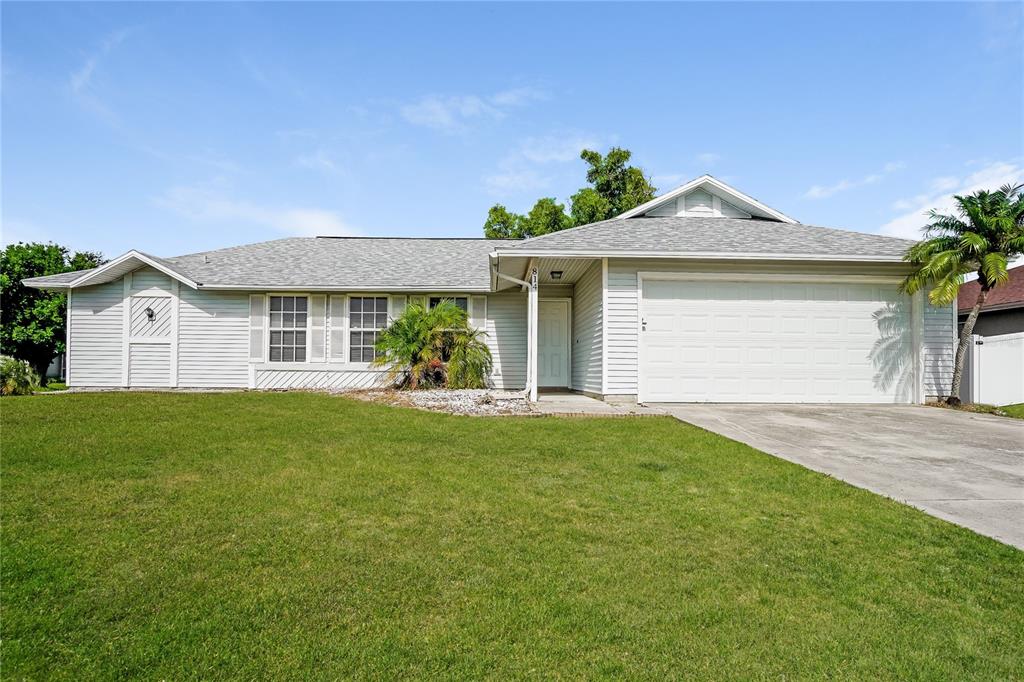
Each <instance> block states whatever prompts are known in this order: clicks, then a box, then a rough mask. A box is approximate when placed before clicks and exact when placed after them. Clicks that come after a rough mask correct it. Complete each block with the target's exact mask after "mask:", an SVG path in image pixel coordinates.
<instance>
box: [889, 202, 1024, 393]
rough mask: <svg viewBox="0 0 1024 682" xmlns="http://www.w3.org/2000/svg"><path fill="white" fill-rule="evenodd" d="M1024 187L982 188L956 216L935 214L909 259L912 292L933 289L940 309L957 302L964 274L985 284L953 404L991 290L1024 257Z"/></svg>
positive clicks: (959, 354) (966, 338)
mask: <svg viewBox="0 0 1024 682" xmlns="http://www.w3.org/2000/svg"><path fill="white" fill-rule="evenodd" d="M1022 190H1024V185H1004V186H1002V187H1000V188H999V189H998V190H995V191H988V190H980V191H977V192H975V193H974V194H970V195H968V196H959V195H958V196H955V197H954V200H955V201H956V214H955V215H947V214H943V213H939V212H938V211H931V212H930V213H929V218H930V222H929V223H928V225H926V226H925V227H924V228H923V232H924V240H922V241H920V242H918V243H917V244H914V245H913V246H911V247H910V248H909V249H908V250H907V253H906V255H905V256H904V259H905V260H907V261H909V262H911V263H913V264H914V265H915V266H916V269H915V270H914V272H913V273H911V274H910V275H908V276H907V278H906V279H905V280H904V281H903V285H902V289H903V291H905V292H907V293H908V294H914V293H916V292H917V291H919V290H923V289H925V288H926V287H930V288H931V290H930V291H929V293H928V298H929V300H930V301H931V302H932V303H933V304H934V305H949V304H951V303H952V302H953V301H955V300H956V299H957V295H958V294H959V293H960V285H961V284H963V281H964V276H965V275H968V274H972V273H973V274H976V275H977V276H978V283H979V284H980V285H981V286H980V288H979V292H978V298H977V300H976V301H975V302H974V306H973V308H972V309H971V313H970V315H968V317H967V320H966V321H965V322H964V325H963V328H962V329H961V330H960V342H959V344H958V345H957V350H956V360H955V362H954V365H953V383H952V387H951V390H950V395H949V397H948V398H947V402H949V403H951V404H957V403H959V402H960V396H959V393H960V378H961V376H962V373H963V363H964V356H965V355H966V353H967V347H968V344H969V343H970V340H971V334H972V333H973V332H974V323H975V322H976V321H977V319H978V314H979V313H980V312H981V307H982V305H984V303H985V299H986V298H987V297H988V292H989V291H991V290H992V289H993V288H995V287H997V286H999V285H1000V284H1003V283H1005V282H1006V281H1007V280H1008V279H1009V273H1008V272H1007V266H1008V264H1009V262H1010V261H1011V260H1013V259H1014V258H1017V257H1018V256H1021V255H1024V194H1022Z"/></svg>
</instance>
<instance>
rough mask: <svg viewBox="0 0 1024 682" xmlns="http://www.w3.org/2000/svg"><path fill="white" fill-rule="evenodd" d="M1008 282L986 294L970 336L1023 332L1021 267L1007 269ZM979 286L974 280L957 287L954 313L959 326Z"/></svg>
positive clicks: (1023, 312) (965, 319)
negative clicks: (957, 294) (957, 293)
mask: <svg viewBox="0 0 1024 682" xmlns="http://www.w3.org/2000/svg"><path fill="white" fill-rule="evenodd" d="M1009 274H1010V279H1009V281H1008V282H1006V283H1005V284H1000V285H999V286H997V287H996V288H995V289H993V290H992V291H990V292H989V293H988V296H987V297H986V299H985V305H983V306H982V307H981V313H980V314H979V315H978V320H977V322H975V323H974V333H975V334H977V335H978V336H999V335H1001V334H1015V333H1017V332H1024V265H1018V266H1017V267H1015V268H1010V270H1009ZM980 290H981V285H980V284H978V281H977V280H975V281H973V282H967V283H966V284H963V285H961V286H960V295H959V297H958V298H957V310H958V312H959V317H960V324H961V325H962V324H963V323H964V322H966V321H967V316H968V315H969V314H970V312H971V308H973V307H974V304H975V302H976V301H977V300H978V292H979V291H980Z"/></svg>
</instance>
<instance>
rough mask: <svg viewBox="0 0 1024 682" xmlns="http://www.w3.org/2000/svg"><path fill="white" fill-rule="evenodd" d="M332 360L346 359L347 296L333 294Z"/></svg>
mask: <svg viewBox="0 0 1024 682" xmlns="http://www.w3.org/2000/svg"><path fill="white" fill-rule="evenodd" d="M330 360H331V362H344V361H345V297H344V296H331V354H330Z"/></svg>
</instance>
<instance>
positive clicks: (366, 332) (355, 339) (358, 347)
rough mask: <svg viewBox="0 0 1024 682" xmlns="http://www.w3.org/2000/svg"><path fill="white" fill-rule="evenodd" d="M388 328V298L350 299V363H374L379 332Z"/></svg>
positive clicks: (367, 297) (363, 297) (358, 297)
mask: <svg viewBox="0 0 1024 682" xmlns="http://www.w3.org/2000/svg"><path fill="white" fill-rule="evenodd" d="M387 326H388V297H387V296H352V297H351V298H349V299H348V334H349V343H348V359H349V362H372V361H373V358H374V350H373V346H374V344H376V343H377V331H378V330H380V329H384V328H386V327H387Z"/></svg>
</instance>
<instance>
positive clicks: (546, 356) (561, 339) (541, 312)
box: [537, 299, 569, 388]
mask: <svg viewBox="0 0 1024 682" xmlns="http://www.w3.org/2000/svg"><path fill="white" fill-rule="evenodd" d="M537 318H538V319H537V375H538V377H539V379H540V381H538V383H537V385H538V386H545V387H561V388H568V387H569V301H561V300H550V301H545V300H543V299H542V300H541V301H540V307H539V308H538V309H537Z"/></svg>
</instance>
